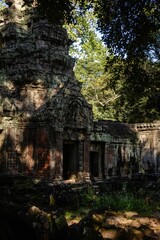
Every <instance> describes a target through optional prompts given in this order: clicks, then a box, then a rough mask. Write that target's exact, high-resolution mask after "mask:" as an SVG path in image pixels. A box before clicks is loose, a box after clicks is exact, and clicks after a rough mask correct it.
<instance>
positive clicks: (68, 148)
mask: <svg viewBox="0 0 160 240" xmlns="http://www.w3.org/2000/svg"><path fill="white" fill-rule="evenodd" d="M77 162H78V161H77V146H76V143H75V142H69V141H68V142H65V143H64V144H63V179H64V180H68V179H75V178H76V175H77V167H78V166H77V165H78V163H77Z"/></svg>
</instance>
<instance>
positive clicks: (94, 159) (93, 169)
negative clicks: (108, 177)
mask: <svg viewBox="0 0 160 240" xmlns="http://www.w3.org/2000/svg"><path fill="white" fill-rule="evenodd" d="M90 173H91V175H92V176H93V177H99V156H98V152H90Z"/></svg>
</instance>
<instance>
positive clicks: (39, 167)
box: [0, 0, 92, 179]
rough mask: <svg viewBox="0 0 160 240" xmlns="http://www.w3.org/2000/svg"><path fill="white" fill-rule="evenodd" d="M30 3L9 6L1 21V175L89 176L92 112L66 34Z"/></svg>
mask: <svg viewBox="0 0 160 240" xmlns="http://www.w3.org/2000/svg"><path fill="white" fill-rule="evenodd" d="M28 2H30V4H27V5H25V2H24V1H23V0H15V1H8V4H9V8H6V9H5V10H4V11H2V12H1V17H0V18H1V19H0V30H1V33H0V39H1V48H0V87H1V90H0V91H1V99H0V101H1V109H0V114H1V120H0V121H1V122H0V147H1V155H0V166H1V172H10V173H17V172H18V173H19V172H23V173H30V174H33V175H34V174H36V175H43V176H45V175H46V176H50V177H51V178H53V179H62V178H63V179H68V178H70V177H72V176H74V175H75V174H76V175H77V176H79V177H80V176H81V173H82V172H85V173H86V175H87V174H88V166H87V158H88V156H89V155H88V152H87V150H86V146H87V144H88V138H89V134H90V131H91V127H92V111H91V107H90V105H89V104H88V103H87V102H86V100H85V99H84V97H83V96H82V94H81V92H80V89H81V85H80V83H79V82H78V81H77V80H76V79H75V77H74V74H73V66H74V61H73V59H72V58H71V57H70V56H69V54H68V50H69V45H70V42H69V39H68V37H67V33H66V30H65V29H63V28H62V26H61V25H53V24H50V23H49V22H48V20H47V19H44V18H41V16H40V15H39V14H38V12H37V10H36V2H35V1H34V2H33V1H28ZM83 152H85V156H84V154H83ZM77 153H79V154H77ZM68 158H69V159H71V161H68V160H67V159H68ZM82 161H84V164H83V163H82ZM85 163H86V164H85Z"/></svg>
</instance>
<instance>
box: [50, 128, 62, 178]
mask: <svg viewBox="0 0 160 240" xmlns="http://www.w3.org/2000/svg"><path fill="white" fill-rule="evenodd" d="M50 154H51V160H50V177H51V179H52V180H54V181H61V180H63V138H62V133H61V132H56V133H55V134H54V143H53V148H52V149H51V151H50Z"/></svg>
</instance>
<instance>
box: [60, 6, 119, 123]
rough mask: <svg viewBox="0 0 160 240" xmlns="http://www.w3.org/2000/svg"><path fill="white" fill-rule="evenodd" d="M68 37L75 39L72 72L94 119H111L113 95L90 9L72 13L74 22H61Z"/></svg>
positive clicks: (101, 44)
mask: <svg viewBox="0 0 160 240" xmlns="http://www.w3.org/2000/svg"><path fill="white" fill-rule="evenodd" d="M65 27H66V28H67V30H68V33H69V37H70V38H71V39H72V40H73V41H75V43H74V44H73V45H72V46H71V50H70V54H71V56H73V57H75V58H76V65H75V69H74V71H75V75H76V78H77V80H79V81H80V82H81V83H82V94H83V95H84V96H85V98H86V100H87V101H88V102H89V103H90V104H91V105H92V107H93V113H94V118H95V119H113V113H114V109H113V102H114V100H115V99H116V98H117V95H116V94H115V92H114V90H112V89H111V88H110V87H109V86H108V82H107V80H106V78H105V76H106V74H105V64H106V55H107V54H108V50H107V48H106V46H105V45H104V44H103V42H102V40H101V38H100V36H99V35H98V33H97V32H96V27H97V23H96V18H95V16H94V13H93V11H92V10H90V11H87V12H86V13H85V15H84V16H81V15H80V13H79V9H77V13H76V25H75V24H69V25H65Z"/></svg>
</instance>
